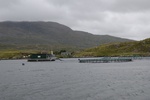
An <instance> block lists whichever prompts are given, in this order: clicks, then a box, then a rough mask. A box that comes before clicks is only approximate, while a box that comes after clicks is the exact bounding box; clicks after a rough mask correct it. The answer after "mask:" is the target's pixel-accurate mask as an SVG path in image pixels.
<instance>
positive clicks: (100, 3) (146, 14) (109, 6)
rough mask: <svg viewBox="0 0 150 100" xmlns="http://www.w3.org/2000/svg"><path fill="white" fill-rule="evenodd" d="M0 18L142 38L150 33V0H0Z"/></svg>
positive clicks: (136, 38) (0, 19) (1, 19)
mask: <svg viewBox="0 0 150 100" xmlns="http://www.w3.org/2000/svg"><path fill="white" fill-rule="evenodd" d="M0 21H53V22H58V23H61V24H64V25H67V26H69V27H70V28H72V29H73V30H82V31H86V32H90V33H92V34H99V35H106V34H107V35H112V36H117V37H122V38H129V39H135V40H142V39H145V38H149V37H150V0H0Z"/></svg>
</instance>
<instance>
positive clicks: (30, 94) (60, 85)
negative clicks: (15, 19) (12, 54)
mask: <svg viewBox="0 0 150 100" xmlns="http://www.w3.org/2000/svg"><path fill="white" fill-rule="evenodd" d="M22 63H24V64H25V65H22ZM149 93H150V60H134V61H133V62H126V63H78V60H77V59H63V61H55V62H27V61H26V60H1V61H0V100H150V95H149Z"/></svg>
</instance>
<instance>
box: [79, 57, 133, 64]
mask: <svg viewBox="0 0 150 100" xmlns="http://www.w3.org/2000/svg"><path fill="white" fill-rule="evenodd" d="M130 61H132V58H126V57H118V58H111V57H103V58H99V59H98V58H97V59H79V63H110V62H130Z"/></svg>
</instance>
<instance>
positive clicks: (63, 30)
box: [0, 21, 131, 49]
mask: <svg viewBox="0 0 150 100" xmlns="http://www.w3.org/2000/svg"><path fill="white" fill-rule="evenodd" d="M125 41H131V40H129V39H123V38H119V37H113V36H109V35H93V34H91V33H88V32H82V31H75V30H72V29H71V28H69V27H68V26H65V25H62V24H59V23H56V22H9V21H8V22H0V44H2V45H3V46H2V47H3V48H2V47H0V49H7V48H9V47H11V48H13V47H14V49H16V47H17V49H22V48H24V47H26V48H31V47H33V49H35V47H36V46H38V47H43V46H44V47H46V48H47V49H48V48H53V49H55V48H56V49H60V48H65V47H66V48H68V47H69V48H77V49H78V48H79V49H84V48H90V47H95V46H98V45H100V44H103V43H111V42H125ZM37 49H38V48H37Z"/></svg>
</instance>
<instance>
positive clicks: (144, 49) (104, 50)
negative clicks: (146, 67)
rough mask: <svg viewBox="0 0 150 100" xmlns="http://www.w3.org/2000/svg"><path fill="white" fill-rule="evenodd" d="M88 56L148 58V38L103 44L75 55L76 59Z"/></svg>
mask: <svg viewBox="0 0 150 100" xmlns="http://www.w3.org/2000/svg"><path fill="white" fill-rule="evenodd" d="M89 56H90V57H91V56H95V57H99V56H150V38H148V39H145V40H143V41H134V42H123V43H110V44H104V45H100V46H98V47H95V48H90V49H86V50H84V51H82V52H80V53H78V54H76V57H89Z"/></svg>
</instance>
